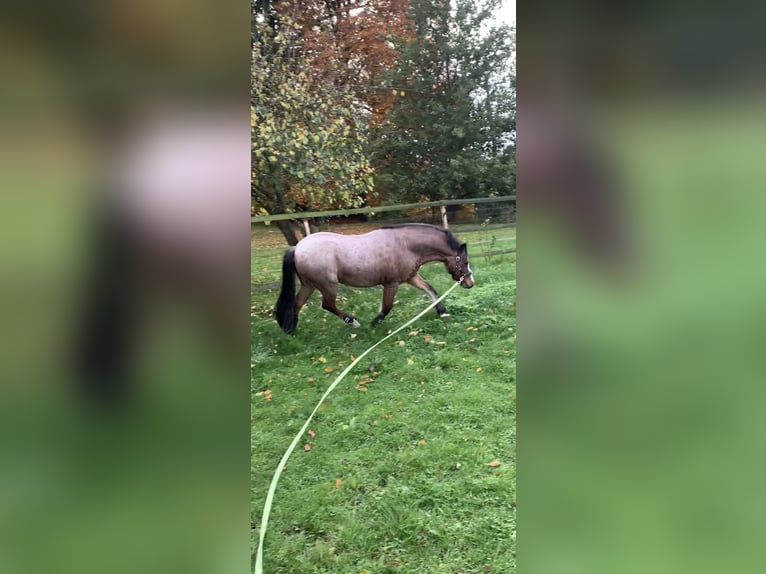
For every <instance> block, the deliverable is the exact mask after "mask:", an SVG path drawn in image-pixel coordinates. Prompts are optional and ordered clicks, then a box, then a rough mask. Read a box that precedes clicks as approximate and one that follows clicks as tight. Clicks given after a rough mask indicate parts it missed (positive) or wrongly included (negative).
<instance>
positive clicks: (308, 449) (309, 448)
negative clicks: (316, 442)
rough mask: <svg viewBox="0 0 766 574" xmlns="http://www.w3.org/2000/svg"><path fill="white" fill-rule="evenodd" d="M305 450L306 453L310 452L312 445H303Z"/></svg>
mask: <svg viewBox="0 0 766 574" xmlns="http://www.w3.org/2000/svg"><path fill="white" fill-rule="evenodd" d="M303 450H305V451H306V452H308V451H310V450H311V443H308V442H307V443H306V444H305V445H303Z"/></svg>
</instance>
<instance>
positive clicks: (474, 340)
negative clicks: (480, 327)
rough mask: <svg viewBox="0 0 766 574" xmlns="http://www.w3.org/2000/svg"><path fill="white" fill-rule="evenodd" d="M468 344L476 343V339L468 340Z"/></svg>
mask: <svg viewBox="0 0 766 574" xmlns="http://www.w3.org/2000/svg"><path fill="white" fill-rule="evenodd" d="M468 342H469V343H475V342H476V337H474V338H473V339H468Z"/></svg>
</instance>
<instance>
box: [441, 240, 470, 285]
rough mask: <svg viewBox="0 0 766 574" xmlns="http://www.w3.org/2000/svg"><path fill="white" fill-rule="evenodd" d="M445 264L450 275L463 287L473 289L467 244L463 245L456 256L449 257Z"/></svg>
mask: <svg viewBox="0 0 766 574" xmlns="http://www.w3.org/2000/svg"><path fill="white" fill-rule="evenodd" d="M444 264H445V265H446V267H447V271H448V272H449V274H450V275H452V278H453V279H454V280H455V281H457V282H458V283H460V286H461V287H463V288H465V289H470V288H471V287H473V273H472V272H471V266H470V265H469V264H468V246H467V245H466V244H465V243H461V244H460V247H459V249H458V250H457V251H456V252H455V254H454V255H452V256H449V257H447V260H446V261H445V262H444Z"/></svg>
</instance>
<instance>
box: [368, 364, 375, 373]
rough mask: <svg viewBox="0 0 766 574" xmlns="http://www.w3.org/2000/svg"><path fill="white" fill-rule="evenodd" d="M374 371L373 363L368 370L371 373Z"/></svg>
mask: <svg viewBox="0 0 766 574" xmlns="http://www.w3.org/2000/svg"><path fill="white" fill-rule="evenodd" d="M374 370H375V363H373V364H372V365H370V369H369V371H370V372H371V373H372V372H373V371H374Z"/></svg>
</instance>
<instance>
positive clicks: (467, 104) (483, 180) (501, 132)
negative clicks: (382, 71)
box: [374, 0, 515, 200]
mask: <svg viewBox="0 0 766 574" xmlns="http://www.w3.org/2000/svg"><path fill="white" fill-rule="evenodd" d="M498 6H499V2H498V1H497V0H488V1H487V2H484V3H483V4H479V3H478V2H477V1H476V0H458V1H457V2H455V3H454V6H451V3H450V2H449V0H414V1H413V2H412V4H411V12H410V17H411V18H412V20H413V22H414V24H415V32H416V33H415V37H414V38H413V39H412V40H411V41H408V42H406V43H404V44H403V45H402V46H401V50H402V56H401V59H400V63H399V65H398V66H397V67H396V68H394V69H392V70H391V71H390V73H389V77H388V80H387V81H388V82H389V83H390V84H391V85H392V86H396V87H397V88H396V91H397V98H396V101H395V103H394V104H393V105H392V107H391V109H390V110H389V113H388V122H387V123H386V124H385V125H383V126H381V127H380V128H379V129H378V130H376V132H375V138H374V140H375V154H374V164H375V167H376V170H377V172H378V182H377V183H378V188H379V191H380V192H381V194H383V195H385V196H386V197H388V198H390V199H393V200H418V199H420V198H424V197H427V198H429V199H441V198H465V197H478V196H488V195H493V194H497V195H504V194H510V193H512V192H513V190H514V189H515V162H514V159H513V158H514V152H515V75H514V69H513V65H512V56H513V52H514V43H515V41H514V33H513V31H512V30H511V29H509V28H508V27H507V26H497V25H493V24H492V23H491V16H492V13H493V11H494V10H496V9H497V8H498Z"/></svg>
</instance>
